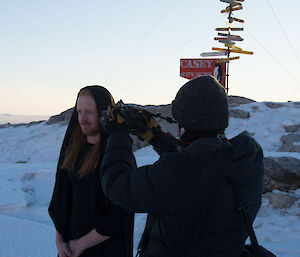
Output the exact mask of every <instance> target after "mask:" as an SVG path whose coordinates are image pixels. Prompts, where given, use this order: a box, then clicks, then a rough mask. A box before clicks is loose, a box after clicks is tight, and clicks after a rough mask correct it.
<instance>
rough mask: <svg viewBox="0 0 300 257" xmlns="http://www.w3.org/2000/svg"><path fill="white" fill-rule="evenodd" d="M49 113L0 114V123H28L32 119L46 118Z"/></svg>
mask: <svg viewBox="0 0 300 257" xmlns="http://www.w3.org/2000/svg"><path fill="white" fill-rule="evenodd" d="M49 117H50V116H49V115H18V114H7V113H3V114H0V124H6V123H10V124H18V123H29V122H32V121H40V120H48V119H49Z"/></svg>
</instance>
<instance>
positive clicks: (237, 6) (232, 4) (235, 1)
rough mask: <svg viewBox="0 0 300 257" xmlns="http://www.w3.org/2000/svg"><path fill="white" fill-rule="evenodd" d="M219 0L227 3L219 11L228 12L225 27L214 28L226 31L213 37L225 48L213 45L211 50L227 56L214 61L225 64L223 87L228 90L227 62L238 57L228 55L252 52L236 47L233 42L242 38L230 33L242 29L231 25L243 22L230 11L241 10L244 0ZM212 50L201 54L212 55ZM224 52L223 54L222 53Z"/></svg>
mask: <svg viewBox="0 0 300 257" xmlns="http://www.w3.org/2000/svg"><path fill="white" fill-rule="evenodd" d="M220 2H223V3H227V4H228V6H227V7H226V8H225V9H224V10H221V13H227V14H228V17H227V19H228V22H227V26H228V27H227V28H216V31H218V32H219V31H222V32H223V31H225V32H227V33H228V34H227V33H218V37H215V38H214V40H216V41H218V42H219V43H223V44H224V45H225V47H226V48H220V47H213V48H212V50H214V51H218V52H219V53H222V55H225V56H227V58H221V59H219V60H218V61H216V63H218V64H224V63H225V64H227V65H226V86H224V87H225V89H226V91H227V92H228V90H229V86H228V85H229V82H228V81H229V62H230V61H233V60H238V59H239V58H240V57H239V56H235V57H230V54H231V53H239V54H249V55H251V54H253V52H251V51H245V50H243V49H242V48H240V47H237V46H236V45H235V44H236V43H235V42H241V41H243V40H244V39H243V38H242V37H240V36H239V35H233V34H231V33H232V31H243V30H244V28H236V27H235V26H234V25H233V22H239V23H244V20H242V19H238V18H236V17H232V13H233V12H236V11H239V10H242V9H243V6H242V2H244V0H220ZM213 53H214V52H211V53H210V52H205V53H202V54H201V56H209V55H210V54H211V56H213ZM224 53H225V54H224ZM214 56H221V55H217V54H216V55H214Z"/></svg>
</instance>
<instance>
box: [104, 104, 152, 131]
mask: <svg viewBox="0 0 300 257" xmlns="http://www.w3.org/2000/svg"><path fill="white" fill-rule="evenodd" d="M144 112H145V111H143V110H141V109H138V108H135V107H133V106H128V105H125V104H124V103H123V101H122V100H120V101H118V102H117V103H116V104H115V105H114V106H112V108H111V110H110V114H108V111H107V110H105V111H102V113H101V116H100V124H101V125H102V126H103V127H105V123H106V122H107V121H108V120H109V116H110V115H113V116H114V118H115V119H116V116H117V115H120V116H121V117H122V118H123V119H124V123H125V125H126V127H127V128H128V132H129V133H133V134H134V133H143V132H145V131H146V130H147V120H146V119H147V117H146V116H145V113H144Z"/></svg>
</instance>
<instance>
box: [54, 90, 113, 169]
mask: <svg viewBox="0 0 300 257" xmlns="http://www.w3.org/2000/svg"><path fill="white" fill-rule="evenodd" d="M83 89H88V90H89V91H90V92H91V94H92V95H93V97H94V99H95V102H96V106H97V111H98V114H99V118H100V115H101V112H102V111H104V110H106V109H107V107H108V106H109V105H111V104H113V103H114V99H113V97H112V95H111V94H110V92H109V91H108V90H107V89H106V88H104V87H102V86H98V85H93V86H86V87H84V88H82V89H81V90H83ZM79 93H80V92H79ZM79 93H78V95H77V98H76V103H75V106H74V108H73V113H72V116H71V119H70V121H69V124H68V128H67V130H66V134H65V137H64V140H63V144H62V147H61V151H60V160H59V165H60V164H61V163H62V161H63V158H61V157H62V155H63V154H64V152H65V149H66V148H67V147H68V145H69V139H70V137H71V135H72V134H73V132H74V129H75V127H76V125H77V124H78V113H77V108H76V107H77V100H78V97H79ZM100 134H101V138H102V141H101V142H102V143H104V144H105V142H106V139H107V135H106V133H105V131H104V130H103V128H102V127H101V126H100Z"/></svg>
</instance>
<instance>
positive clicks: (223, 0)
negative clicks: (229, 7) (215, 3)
mask: <svg viewBox="0 0 300 257" xmlns="http://www.w3.org/2000/svg"><path fill="white" fill-rule="evenodd" d="M220 2H223V3H228V4H233V3H235V2H244V0H220Z"/></svg>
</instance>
